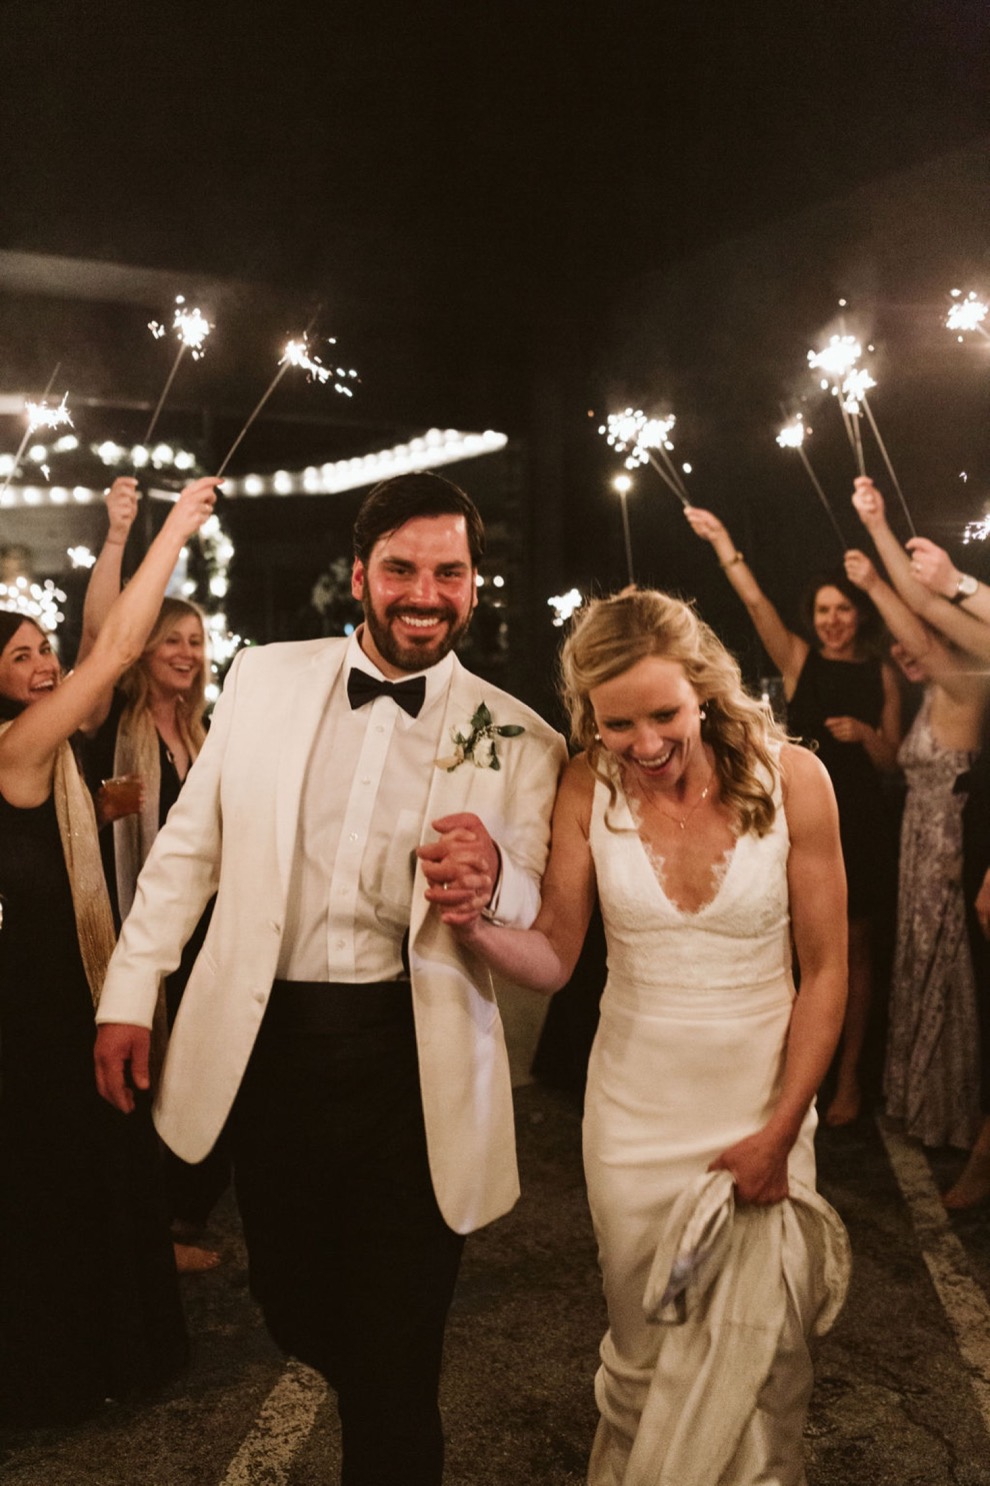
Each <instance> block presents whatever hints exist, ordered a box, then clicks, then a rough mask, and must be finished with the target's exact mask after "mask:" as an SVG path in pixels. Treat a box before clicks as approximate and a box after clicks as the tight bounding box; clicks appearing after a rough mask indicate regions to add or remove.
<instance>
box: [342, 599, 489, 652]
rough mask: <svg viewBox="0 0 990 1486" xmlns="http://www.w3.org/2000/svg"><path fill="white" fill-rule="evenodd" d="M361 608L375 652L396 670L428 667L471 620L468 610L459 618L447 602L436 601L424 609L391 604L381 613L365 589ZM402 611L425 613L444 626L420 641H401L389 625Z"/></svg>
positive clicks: (454, 642) (460, 634) (446, 650)
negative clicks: (439, 630) (435, 618)
mask: <svg viewBox="0 0 990 1486" xmlns="http://www.w3.org/2000/svg"><path fill="white" fill-rule="evenodd" d="M363 608H364V622H365V624H366V625H367V626H368V630H369V633H370V634H371V638H372V639H373V640H374V642H375V645H376V647H377V649H378V653H379V655H380V656H381V657H382V658H383V659H384V660H387V661H388V663H389V665H390V666H395V668H396V670H398V671H426V670H429V668H430V667H431V666H435V665H436V664H437V663H438V661H441V660H443V658H444V656H445V655H449V653H450V651H451V650H453V649H454V647H455V645H457V644H458V642H459V641H460V639H461V637H462V636H463V635H464V634H465V633H466V632H467V628H468V625H469V624H470V623H471V614H470V613H469V614H466V615H465V616H464V618H463V619H462V618H460V617H459V616H458V613H457V610H456V609H454V608H452V607H451V605H449V604H440V605H437V606H436V607H435V608H432V609H426V610H416V609H412V608H410V607H409V605H408V604H392V605H390V606H389V608H387V609H386V610H385V613H384V616H382V615H380V614H378V613H377V612H376V611H375V609H374V608H373V607H372V603H371V598H370V595H368V594H367V593H366V594H365V596H364V602H363ZM403 612H405V613H407V614H421V615H422V616H423V617H424V618H426V617H427V615H428V616H429V617H430V618H433V617H437V618H439V619H441V620H443V621H444V623H445V624H446V628H445V629H444V630H442V631H441V632H440V634H439V635H437V636H430V638H429V640H427V639H426V638H425V637H424V639H423V640H422V642H419V643H416V642H414V643H412V644H405V645H404V644H402V643H401V642H400V641H399V640H398V638H397V637H396V635H395V632H394V628H393V625H394V622H395V620H396V619H397V618H398V617H399V615H400V614H402V613H403ZM472 613H473V610H472Z"/></svg>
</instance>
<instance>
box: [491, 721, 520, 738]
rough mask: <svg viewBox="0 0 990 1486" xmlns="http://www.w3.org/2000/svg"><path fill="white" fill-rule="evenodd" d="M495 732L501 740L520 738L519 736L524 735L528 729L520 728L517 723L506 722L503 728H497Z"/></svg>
mask: <svg viewBox="0 0 990 1486" xmlns="http://www.w3.org/2000/svg"><path fill="white" fill-rule="evenodd" d="M495 731H496V733H497V734H498V736H499V737H500V738H518V737H519V734H520V733H524V732H525V731H526V729H525V728H523V727H520V726H519V724H518V723H517V722H506V723H503V724H502V726H501V727H497V728H496V729H495Z"/></svg>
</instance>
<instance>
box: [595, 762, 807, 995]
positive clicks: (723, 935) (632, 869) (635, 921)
mask: <svg viewBox="0 0 990 1486" xmlns="http://www.w3.org/2000/svg"><path fill="white" fill-rule="evenodd" d="M618 789H619V795H618V800H617V802H616V804H615V805H614V806H611V807H609V806H608V798H609V796H608V790H607V788H606V786H605V785H604V783H602V781H600V780H599V781H598V782H597V783H596V786H595V798H594V806H593V810H592V819H591V834H590V843H591V851H592V856H593V858H594V862H595V870H596V874H597V879H598V894H599V900H600V903H601V909H602V917H603V920H604V923H605V931H606V937H607V941H608V946H609V976H610V978H618V979H620V980H621V981H623V982H626V983H632V984H640V985H654V986H656V987H657V989H658V991H662V992H665V993H676V992H678V991H688V992H690V994H691V996H692V1000H697V999H700V998H709V999H711V1000H712V1002H713V1009H715V1008H716V1007H718V1008H721V1007H722V1006H723V1004H724V1001H725V993H727V992H728V993H731V994H732V995H733V996H734V995H735V994H736V993H738V992H739V990H740V989H741V987H742V986H743V985H746V986H752V987H753V988H754V989H756V988H759V987H762V986H767V987H769V986H770V985H771V983H772V984H774V985H775V986H777V987H778V988H779V987H780V986H781V984H782V983H783V984H784V985H789V984H790V965H791V951H790V918H789V913H788V892H787V856H788V851H789V847H790V840H789V836H788V832H787V821H786V817H785V815H784V810H783V805H782V803H781V799H780V786H779V782H778V784H777V786H776V788H775V802H776V804H777V814H776V817H775V820H774V824H773V827H772V828H771V830H770V831H769V832H768V833H767V835H766V836H763V837H758V836H755V835H753V834H751V833H750V834H747V835H744V836H740V837H739V839H738V840H737V841H736V844H735V846H734V848H733V849H732V851H731V852H730V853H729V855H728V856H727V858H726V859H725V861H724V862H723V863H720V864H718V865H717V866H716V867H715V879H714V881H713V894H712V896H711V897H710V898H709V899H708V901H707V902H706V903H705V904H703V905H702V907H701V908H699V909H698V910H697V911H695V912H685V911H684V910H683V909H681V908H679V907H678V906H677V905H676V904H675V903H673V902H672V901H671V899H670V898H669V897H668V896H667V894H666V893H665V892H664V889H663V886H662V872H660V871H659V870H658V867H659V866H660V865H661V864H659V863H658V862H657V861H656V859H655V855H653V854H651V852H650V849H649V848H648V847H647V846H646V845H645V844H644V842H643V841H642V839H641V838H640V835H639V833H638V831H637V829H636V822H635V819H634V817H633V813H632V811H631V809H630V806H629V802H628V800H627V799H626V796H625V795H624V794H623V792H622V788H621V784H618ZM607 808H608V820H609V823H610V825H611V826H612V827H614V829H610V828H609V825H606V823H605V816H606V809H607ZM733 1005H734V1006H735V1001H733Z"/></svg>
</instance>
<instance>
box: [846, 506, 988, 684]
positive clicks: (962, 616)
mask: <svg viewBox="0 0 990 1486" xmlns="http://www.w3.org/2000/svg"><path fill="white" fill-rule="evenodd" d="M852 503H853V506H854V507H855V509H856V512H857V514H858V515H859V519H860V520H861V521H862V523H863V525H864V526H865V527H866V529H867V531H868V532H869V533H870V536H871V537H872V538H873V543H874V545H875V547H876V549H877V552H878V553H879V554H880V557H881V559H882V561H883V564H884V566H885V568H886V569H887V573H888V576H889V578H890V581H891V583H892V584H893V585H894V587H895V588H896V590H897V592H898V593H899V594H900V596H901V598H902V599H903V600H904V602H905V603H906V604H907V605H908V607H909V608H911V609H913V610H914V612H915V613H916V614H918V615H919V616H920V617H921V618H922V619H923V620H924V621H925V623H926V624H930V625H931V626H932V627H933V628H934V629H937V630H938V631H939V633H940V634H942V635H945V636H946V638H947V639H949V640H951V641H952V642H953V643H954V644H956V645H959V646H961V648H962V649H963V650H966V651H968V652H969V653H970V654H971V655H979V656H982V657H983V658H984V659H988V658H990V590H988V589H987V587H986V585H985V584H983V583H976V580H975V579H974V580H972V581H973V583H974V584H975V592H974V594H973V597H972V598H967V597H966V595H965V594H963V595H959V599H958V600H957V601H954V600H953V599H950V598H947V597H945V596H944V592H943V591H940V588H941V589H942V590H948V589H949V588H951V589H952V591H953V592H954V593H956V594H958V590H959V583H960V580H961V579H962V578H963V576H964V575H963V574H961V573H959V572H958V570H957V569H956V568H955V567H954V566H953V565H952V563H951V562H950V560H949V558H948V555H947V554H946V553H945V552H943V551H942V549H941V548H940V547H936V545H935V543H934V542H930V541H928V540H927V538H925V537H912V539H911V541H910V542H908V544H907V546H908V551H905V549H904V548H903V547H902V546H901V544H900V542H899V541H898V539H897V537H896V536H895V535H894V533H893V532H892V531H891V529H890V525H889V524H888V521H887V515H886V507H885V503H884V499H883V496H882V495H881V494H880V492H879V490H878V489H877V488H876V486H875V485H874V484H873V481H872V480H869V479H865V478H864V479H859V480H857V481H856V482H855V489H854V493H853V501H852ZM909 554H910V555H909ZM975 599H979V601H980V607H981V609H982V610H983V612H984V613H985V614H986V615H987V618H986V621H984V620H983V618H982V617H978V615H977V613H976V612H968V613H967V612H965V611H964V610H963V609H962V607H961V603H962V602H963V601H965V602H966V603H968V604H969V607H970V609H971V610H973V611H975V609H976V604H975V603H974V600H975Z"/></svg>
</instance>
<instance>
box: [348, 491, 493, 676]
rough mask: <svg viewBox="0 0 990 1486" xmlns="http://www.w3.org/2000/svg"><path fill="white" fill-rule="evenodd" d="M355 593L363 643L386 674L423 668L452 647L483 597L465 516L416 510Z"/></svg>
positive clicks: (375, 554) (359, 571) (357, 582)
mask: <svg viewBox="0 0 990 1486" xmlns="http://www.w3.org/2000/svg"><path fill="white" fill-rule="evenodd" d="M351 592H352V593H353V594H354V597H355V598H356V599H359V600H360V601H361V604H362V606H363V608H364V620H365V623H364V631H363V633H362V636H361V647H362V649H363V650H364V652H365V654H366V655H367V656H368V657H369V658H370V659H371V660H373V661H374V662H375V664H376V665H377V666H378V668H379V670H380V671H381V672H382V673H383V674H384V675H386V676H392V677H394V676H399V675H402V674H403V673H404V672H407V671H424V670H426V669H428V668H429V667H430V666H435V665H436V664H437V662H438V661H440V660H443V658H444V656H445V655H446V654H447V653H448V652H449V651H450V650H452V649H453V648H454V646H455V645H456V644H457V642H458V640H459V639H460V638H461V636H462V635H463V634H464V632H465V630H466V629H467V627H468V625H469V624H470V622H471V615H472V613H473V612H474V606H475V604H476V603H477V601H478V595H477V588H476V585H475V571H474V567H473V565H472V562H471V553H470V549H469V547H468V535H467V525H466V523H465V520H464V517H463V516H457V515H443V516H415V517H413V518H412V520H410V521H406V522H404V524H403V525H402V526H399V527H396V529H395V531H391V532H386V534H385V535H384V536H383V537H381V538H380V539H379V540H378V541H377V542H376V543H375V545H374V547H373V548H372V549H371V555H370V557H369V558H368V561H367V563H363V562H362V561H361V559H360V558H356V559H355V561H354V568H353V571H352V574H351Z"/></svg>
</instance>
